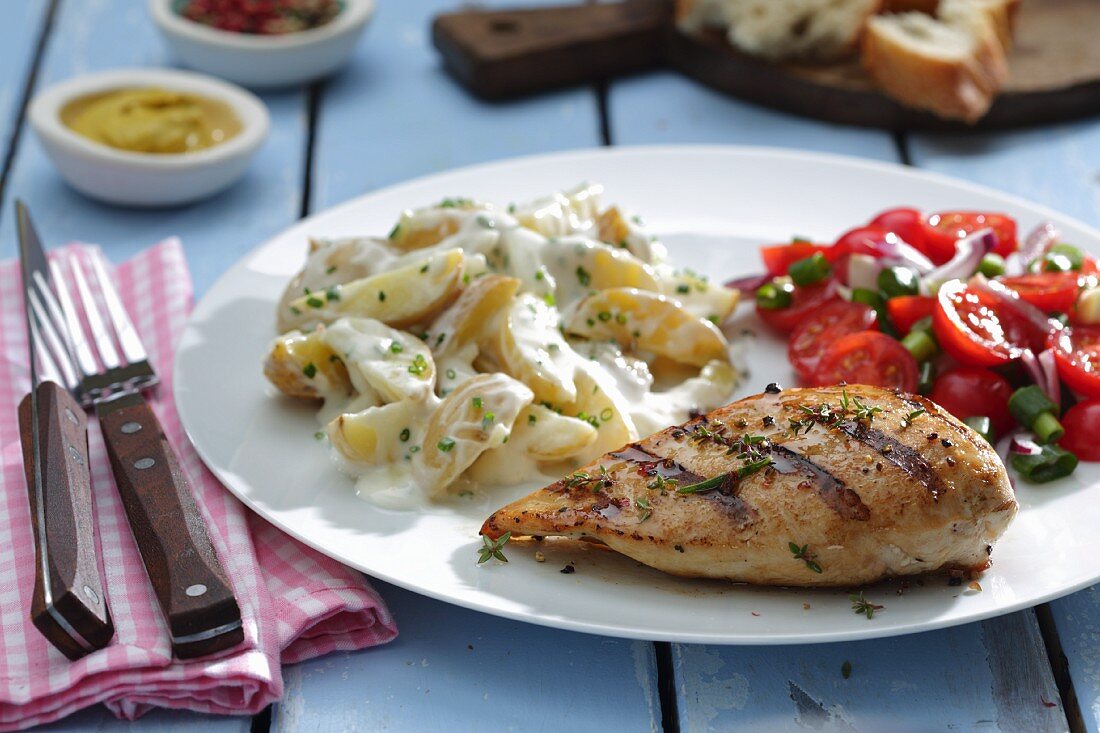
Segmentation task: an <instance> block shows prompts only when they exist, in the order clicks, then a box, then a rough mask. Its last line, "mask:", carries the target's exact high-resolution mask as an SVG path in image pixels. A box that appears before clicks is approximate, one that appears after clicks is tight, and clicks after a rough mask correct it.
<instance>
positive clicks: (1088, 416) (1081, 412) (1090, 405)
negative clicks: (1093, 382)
mask: <svg viewBox="0 0 1100 733" xmlns="http://www.w3.org/2000/svg"><path fill="white" fill-rule="evenodd" d="M1062 427H1064V428H1065V429H1066V434H1065V435H1064V436H1063V437H1062V439H1061V440H1060V441H1059V442H1058V444H1059V445H1060V446H1062V447H1063V448H1065V449H1066V450H1068V451H1073V453H1075V454H1076V455H1077V457H1078V458H1080V459H1081V460H1082V461H1100V440H1097V439H1096V436H1098V435H1100V400H1091V401H1089V402H1078V403H1077V404H1076V405H1074V406H1073V407H1071V408H1069V409H1068V410H1067V411H1066V414H1065V415H1062Z"/></svg>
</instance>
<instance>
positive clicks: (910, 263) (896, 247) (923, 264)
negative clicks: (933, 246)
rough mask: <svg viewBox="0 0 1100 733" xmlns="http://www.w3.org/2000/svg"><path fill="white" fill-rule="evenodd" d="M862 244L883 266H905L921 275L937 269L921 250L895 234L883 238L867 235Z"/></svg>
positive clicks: (891, 233) (889, 233) (888, 234)
mask: <svg viewBox="0 0 1100 733" xmlns="http://www.w3.org/2000/svg"><path fill="white" fill-rule="evenodd" d="M860 244H863V245H865V246H866V247H867V249H869V250H870V251H871V252H872V253H873V256H874V257H876V258H878V259H879V260H881V261H882V263H883V265H904V266H906V267H911V268H913V269H914V270H916V271H917V272H918V273H921V274H923V273H925V272H929V271H930V270H934V269H935V267H936V265H935V264H934V263H933V262H932V260H930V259H928V258H927V257H925V256H924V255H923V254H922V253H921V251H920V250H918V249H917V248H916V247H914V246H912V245H910V244H908V243H907V242H906V241H905V240H904V239H902V238H901V237H899V236H898V235H896V234H894V233H893V232H887V233H886V234H885V235H883V236H881V237H874V236H871V235H867V236H866V237H865V238H864V239H863V240H862V241H861V242H860Z"/></svg>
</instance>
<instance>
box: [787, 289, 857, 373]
mask: <svg viewBox="0 0 1100 733" xmlns="http://www.w3.org/2000/svg"><path fill="white" fill-rule="evenodd" d="M874 327H875V311H874V310H873V309H871V308H870V307H869V306H866V305H862V304H860V303H849V302H848V301H846V300H835V301H833V302H831V303H828V304H826V305H825V306H824V307H822V308H820V309H818V310H816V311H814V312H813V313H811V314H810V315H809V317H807V318H806V320H804V321H802V322H801V323H799V324H798V326H796V327H795V329H794V331H793V332H792V333H791V340H790V343H788V344H787V358H788V359H789V360H790V362H791V366H792V367H794V370H795V372H796V373H797V374H798V376H799V377H801V378H802V380H803V381H806V382H811V381H813V376H814V372H815V371H816V369H817V365H818V363H819V362H820V361H821V355H822V354H823V353H824V352H825V349H827V348H828V347H829V346H830V345H831V344H832V343H833V342H834V341H836V340H837V339H839V338H840V337H842V336H847V335H848V334H850V333H859V332H860V331H866V330H868V329H871V328H874Z"/></svg>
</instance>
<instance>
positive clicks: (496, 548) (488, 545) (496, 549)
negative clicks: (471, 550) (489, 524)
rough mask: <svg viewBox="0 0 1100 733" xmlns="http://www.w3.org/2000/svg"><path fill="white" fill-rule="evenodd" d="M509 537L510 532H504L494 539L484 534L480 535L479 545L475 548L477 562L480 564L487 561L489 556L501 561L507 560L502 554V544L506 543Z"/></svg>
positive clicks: (510, 537)
mask: <svg viewBox="0 0 1100 733" xmlns="http://www.w3.org/2000/svg"><path fill="white" fill-rule="evenodd" d="M510 539H512V533H511V532H505V533H504V534H502V535H501V536H500V537H497V538H496V539H495V540H491V539H489V537H488V536H486V535H481V547H479V548H478V549H477V552H478V558H477V564H478V565H480V564H481V563H483V562H488V561H489V558H493V557H495V558H496V559H497V560H500V561H501V562H508V558H506V557H505V556H504V546H505V545H506V544H508V540H510Z"/></svg>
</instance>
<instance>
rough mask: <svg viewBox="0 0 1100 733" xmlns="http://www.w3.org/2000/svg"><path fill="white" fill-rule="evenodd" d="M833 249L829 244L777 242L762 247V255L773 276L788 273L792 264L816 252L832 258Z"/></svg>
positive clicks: (765, 265) (769, 272)
mask: <svg viewBox="0 0 1100 733" xmlns="http://www.w3.org/2000/svg"><path fill="white" fill-rule="evenodd" d="M831 250H832V247H830V246H829V245H827V244H812V243H810V242H791V243H790V244H776V245H771V246H767V247H761V248H760V256H761V258H763V260H764V267H766V268H767V270H768V274H769V275H771V276H772V277H779V276H781V275H786V274H787V270H788V269H790V266H791V265H792V264H794V263H795V262H798V261H799V260H804V259H806V258H807V257H810V256H811V255H813V254H814V253H815V252H821V253H822V254H823V255H825V257H826V259H829V261H830V262H832V259H831Z"/></svg>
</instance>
